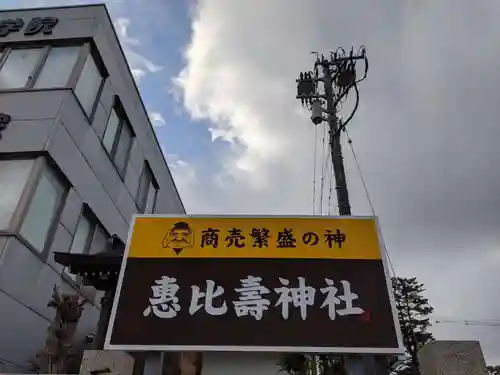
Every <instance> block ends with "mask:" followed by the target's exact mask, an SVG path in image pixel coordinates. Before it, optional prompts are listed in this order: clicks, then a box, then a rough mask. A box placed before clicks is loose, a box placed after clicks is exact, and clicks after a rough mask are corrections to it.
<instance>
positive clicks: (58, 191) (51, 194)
mask: <svg viewBox="0 0 500 375" xmlns="http://www.w3.org/2000/svg"><path fill="white" fill-rule="evenodd" d="M66 192H67V186H66V185H65V184H63V183H62V182H61V181H60V180H59V178H58V177H57V176H56V175H55V173H54V172H53V171H51V170H50V169H48V168H46V167H45V168H43V169H42V171H41V175H40V178H39V179H38V182H37V184H36V188H35V190H34V193H33V196H32V197H31V200H30V202H29V205H28V210H27V212H26V216H25V217H24V220H23V222H22V225H21V230H20V234H21V235H22V236H23V238H24V239H26V240H27V241H28V242H29V243H30V244H31V245H32V246H33V247H35V249H37V250H39V251H43V250H45V248H46V245H47V240H48V239H49V234H50V232H51V229H52V227H53V225H54V223H55V222H56V219H57V216H58V214H59V211H60V208H61V205H62V202H63V200H64V197H65V195H66Z"/></svg>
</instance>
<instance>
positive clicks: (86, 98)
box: [75, 53, 104, 117]
mask: <svg viewBox="0 0 500 375" xmlns="http://www.w3.org/2000/svg"><path fill="white" fill-rule="evenodd" d="M103 80H104V78H103V75H102V74H101V72H100V71H99V68H98V67H97V65H96V63H95V61H94V58H93V57H92V54H91V53H89V54H88V55H87V58H86V60H85V64H84V66H83V70H82V73H81V74H80V77H79V78H78V81H77V83H76V87H75V94H76V97H77V98H78V101H79V102H80V104H81V106H82V108H83V110H84V111H85V113H86V114H87V116H88V117H90V116H91V115H92V111H93V109H94V104H95V102H96V100H97V94H98V93H99V90H100V88H101V85H102V83H103Z"/></svg>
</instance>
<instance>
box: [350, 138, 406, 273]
mask: <svg viewBox="0 0 500 375" xmlns="http://www.w3.org/2000/svg"><path fill="white" fill-rule="evenodd" d="M344 131H345V134H346V136H347V144H348V145H349V148H350V150H351V153H352V157H353V159H354V163H355V164H356V169H357V170H358V174H359V177H360V179H361V183H362V184H363V189H364V190H365V194H366V199H367V200H368V204H369V205H370V209H371V211H372V215H373V216H377V215H376V214H375V208H374V206H373V203H372V200H371V197H370V193H369V191H368V186H367V185H366V181H365V178H364V176H363V172H362V171H361V166H360V165H359V162H358V157H357V156H356V152H355V151H354V146H353V145H352V139H351V137H350V136H349V132H348V131H347V128H344ZM384 252H385V255H386V257H387V262H388V263H389V267H390V269H391V271H392V275H393V276H394V277H397V276H396V271H395V269H394V265H393V263H392V260H391V257H390V255H389V251H388V250H387V247H386V246H385V242H384Z"/></svg>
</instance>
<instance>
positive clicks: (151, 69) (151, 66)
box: [114, 17, 163, 82]
mask: <svg viewBox="0 0 500 375" xmlns="http://www.w3.org/2000/svg"><path fill="white" fill-rule="evenodd" d="M114 25H115V29H116V33H117V34H118V38H119V39H120V42H121V44H122V47H123V50H124V52H125V56H126V57H127V62H128V64H129V66H130V70H131V71H132V75H133V76H134V78H135V80H136V81H137V82H140V80H141V79H142V78H144V77H145V76H146V74H148V73H157V72H159V71H161V70H162V69H163V67H161V66H159V65H156V64H155V63H154V62H152V61H151V60H149V59H148V58H146V57H145V56H143V55H141V54H140V53H138V52H136V51H134V48H137V47H140V46H141V42H140V41H139V39H137V38H133V37H131V36H130V35H129V33H128V28H129V26H130V19H129V18H124V17H121V18H118V19H116V21H114Z"/></svg>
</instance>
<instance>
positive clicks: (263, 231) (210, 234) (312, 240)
mask: <svg viewBox="0 0 500 375" xmlns="http://www.w3.org/2000/svg"><path fill="white" fill-rule="evenodd" d="M131 230H132V233H131V238H130V240H129V249H128V257H129V258H299V259H381V250H380V243H379V236H378V231H377V224H376V220H375V218H373V217H368V218H366V217H352V216H351V217H349V218H344V217H326V216H325V217H318V216H311V217H273V216H262V217H243V216H241V217H240V216H214V217H211V216H179V217H171V216H161V215H157V216H146V215H144V216H141V215H139V216H136V218H135V222H134V223H133V227H132V229H131Z"/></svg>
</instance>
